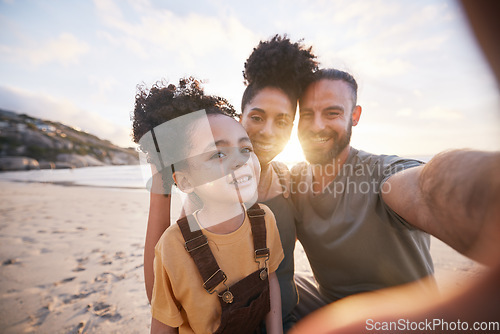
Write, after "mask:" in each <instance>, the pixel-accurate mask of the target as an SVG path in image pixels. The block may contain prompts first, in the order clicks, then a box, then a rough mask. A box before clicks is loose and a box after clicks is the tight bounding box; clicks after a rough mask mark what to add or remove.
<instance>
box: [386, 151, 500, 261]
mask: <svg viewBox="0 0 500 334" xmlns="http://www.w3.org/2000/svg"><path fill="white" fill-rule="evenodd" d="M382 198H383V199H384V202H385V203H386V204H387V205H389V207H391V208H392V209H393V210H394V211H395V212H396V213H397V214H398V215H400V216H401V217H403V218H404V219H405V220H406V221H407V222H409V223H410V224H412V225H414V226H416V227H418V228H420V229H422V230H424V231H426V232H428V233H430V234H432V235H434V236H435V237H437V238H438V239H441V240H442V241H444V242H445V243H447V244H448V245H450V246H451V247H453V248H454V249H455V250H457V251H459V252H460V253H462V254H464V255H466V256H468V257H470V258H472V259H474V260H476V261H479V262H482V263H485V264H490V265H492V264H495V263H498V262H500V152H480V151H466V150H458V151H450V152H444V153H440V154H439V155H437V156H436V157H434V158H433V159H432V160H431V161H430V162H429V163H428V164H426V165H425V166H422V167H416V168H411V169H407V170H405V171H402V172H399V173H397V174H395V175H393V176H391V177H390V178H389V179H388V180H387V181H386V182H385V183H384V185H383V187H382Z"/></svg>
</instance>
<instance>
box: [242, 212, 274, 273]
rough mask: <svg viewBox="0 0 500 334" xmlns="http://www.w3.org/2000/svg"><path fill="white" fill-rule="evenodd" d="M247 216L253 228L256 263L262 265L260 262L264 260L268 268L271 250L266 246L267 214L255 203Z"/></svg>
mask: <svg viewBox="0 0 500 334" xmlns="http://www.w3.org/2000/svg"><path fill="white" fill-rule="evenodd" d="M247 214H248V218H249V219H250V225H251V226H252V236H253V248H254V251H255V262H257V263H259V264H260V262H259V260H260V259H264V266H265V267H267V260H268V259H269V248H267V246H266V221H265V219H264V216H265V215H266V212H265V211H264V210H263V209H261V208H260V206H259V204H257V203H255V204H254V205H253V206H252V207H251V208H250V209H248V210H247Z"/></svg>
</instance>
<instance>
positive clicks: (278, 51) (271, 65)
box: [241, 35, 318, 111]
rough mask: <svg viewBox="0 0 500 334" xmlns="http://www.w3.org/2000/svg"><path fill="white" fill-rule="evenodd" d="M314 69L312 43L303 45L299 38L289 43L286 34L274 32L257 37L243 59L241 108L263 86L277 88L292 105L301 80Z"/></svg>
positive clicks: (295, 103) (294, 102)
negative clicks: (251, 48)
mask: <svg viewBox="0 0 500 334" xmlns="http://www.w3.org/2000/svg"><path fill="white" fill-rule="evenodd" d="M317 69H318V62H317V61H316V56H315V55H314V54H313V53H312V47H306V46H304V45H303V44H302V40H299V41H298V42H295V43H292V42H291V41H290V39H289V38H288V37H287V36H286V35H284V36H280V35H275V36H274V37H272V38H271V39H270V40H268V41H260V43H259V45H258V46H257V47H256V48H254V49H253V51H252V54H251V55H250V56H249V57H248V59H247V61H246V62H245V70H244V71H243V79H244V83H245V85H247V88H246V90H245V92H244V94H243V99H242V103H241V110H242V111H243V110H244V108H245V106H246V105H247V104H248V103H249V102H250V101H251V100H252V99H253V98H254V96H255V95H256V94H257V93H258V92H259V91H260V90H262V89H263V88H266V87H275V88H279V89H281V90H282V91H283V92H284V93H285V94H286V95H287V96H288V98H289V99H290V102H292V105H293V106H296V105H297V99H298V98H299V96H300V94H301V93H302V90H303V88H304V83H305V82H307V81H308V80H309V77H310V76H311V75H312V74H313V72H315V71H316V70H317Z"/></svg>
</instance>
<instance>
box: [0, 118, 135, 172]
mask: <svg viewBox="0 0 500 334" xmlns="http://www.w3.org/2000/svg"><path fill="white" fill-rule="evenodd" d="M138 163H139V159H138V154H137V152H136V151H135V149H134V148H122V147H119V146H116V145H113V144H112V143H111V142H110V141H108V140H102V139H100V138H98V137H97V136H94V135H92V134H90V133H87V132H84V131H81V130H79V129H76V128H74V127H71V126H68V125H65V124H62V123H59V122H52V121H48V120H42V119H39V118H34V117H31V116H28V115H26V114H17V113H15V112H12V111H7V110H2V109H0V170H23V169H24V170H26V169H36V168H74V167H88V166H104V165H131V164H138Z"/></svg>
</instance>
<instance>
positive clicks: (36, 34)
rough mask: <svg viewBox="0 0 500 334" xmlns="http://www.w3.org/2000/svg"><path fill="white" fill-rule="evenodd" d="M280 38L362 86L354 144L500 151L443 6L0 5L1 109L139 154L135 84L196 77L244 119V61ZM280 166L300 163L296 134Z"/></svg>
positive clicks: (422, 151)
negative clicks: (69, 128)
mask: <svg viewBox="0 0 500 334" xmlns="http://www.w3.org/2000/svg"><path fill="white" fill-rule="evenodd" d="M277 33H278V34H285V33H286V34H287V35H288V36H289V37H290V38H291V39H292V41H296V40H299V39H303V43H304V44H305V45H308V46H309V45H310V46H312V47H313V51H314V53H315V54H317V55H318V60H319V61H320V66H321V67H335V68H339V69H342V70H346V71H348V72H350V73H351V74H353V75H354V77H355V78H356V79H357V81H358V84H359V92H358V104H359V105H361V106H362V108H363V112H362V115H361V120H360V123H359V124H358V126H356V127H355V128H353V134H352V141H351V143H352V145H353V146H354V147H356V148H358V149H362V150H365V151H369V152H372V153H378V154H398V155H403V156H428V155H434V154H436V153H438V152H440V151H443V150H447V149H453V148H473V149H481V150H499V149H500V126H499V124H500V95H499V89H498V86H497V85H496V82H495V79H494V77H493V75H492V74H491V72H490V69H489V67H488V65H487V63H486V62H485V59H484V57H483V55H482V54H481V52H480V50H479V48H478V46H477V44H476V41H475V39H474V37H473V35H472V34H471V32H470V31H469V27H468V24H467V22H466V20H465V17H464V15H463V13H462V12H461V9H460V7H459V5H458V4H457V3H456V2H454V1H445V0H423V1H410V0H408V1H404V0H398V1H396V0H374V1H368V0H363V1H362V0H334V1H328V0H312V1H311V0H309V1H306V0H303V1H302V0H286V1H285V0H278V1H273V0H266V1H261V0H256V1H222V0H193V1H184V2H181V1H153V0H95V1H91V0H78V1H66V0H37V1H35V0H32V1H28V0H24V1H23V0H19V1H17V0H0V108H2V109H7V110H12V111H16V112H19V113H26V114H28V115H31V116H34V117H39V118H42V119H47V120H51V121H59V122H62V123H65V124H68V125H72V126H74V127H77V128H80V129H82V130H84V131H87V132H90V133H92V134H95V135H97V136H99V137H101V138H103V139H107V140H110V141H111V142H113V143H115V144H117V145H120V146H123V147H130V146H134V144H133V143H132V141H131V121H130V113H131V111H132V110H133V107H134V97H135V94H136V87H137V85H139V84H145V85H146V86H150V85H151V84H153V83H155V82H156V81H158V80H164V81H168V82H172V83H176V82H178V79H179V78H181V77H185V76H195V77H197V78H199V79H202V80H204V81H205V90H206V91H207V92H208V93H210V94H217V95H220V96H223V97H225V98H227V99H228V100H229V101H230V102H231V103H232V104H233V105H234V106H235V108H236V109H237V110H239V108H240V102H241V96H242V93H243V90H244V88H245V86H244V84H243V76H242V70H243V66H244V62H245V60H246V59H247V57H248V56H249V55H250V53H251V51H252V49H253V48H254V47H255V46H256V45H257V44H258V42H259V41H260V40H266V39H269V38H270V37H272V36H273V35H275V34H277ZM282 157H284V158H283V159H284V160H295V161H298V160H301V159H302V158H301V157H302V152H301V150H300V148H299V145H298V140H297V139H296V133H295V132H294V133H293V134H292V140H291V142H290V145H289V147H288V148H287V149H286V152H285V153H284V155H283V156H282Z"/></svg>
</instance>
